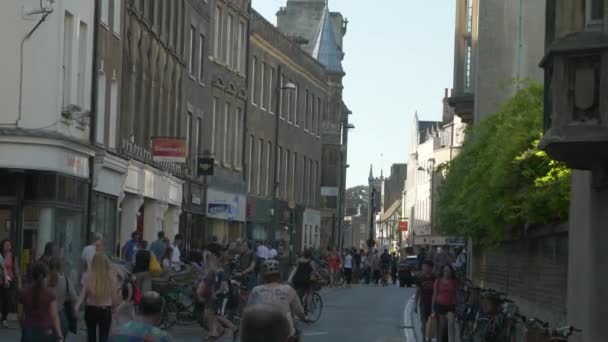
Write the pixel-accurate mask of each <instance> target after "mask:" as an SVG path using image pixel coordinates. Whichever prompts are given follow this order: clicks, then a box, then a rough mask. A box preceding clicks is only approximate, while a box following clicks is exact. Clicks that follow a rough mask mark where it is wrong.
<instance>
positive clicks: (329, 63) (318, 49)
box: [312, 3, 344, 73]
mask: <svg viewBox="0 0 608 342" xmlns="http://www.w3.org/2000/svg"><path fill="white" fill-rule="evenodd" d="M313 42H314V43H313V48H312V56H313V57H314V58H315V59H317V60H318V61H319V62H321V64H323V65H325V69H327V71H329V72H335V73H344V69H343V68H342V58H343V53H342V50H341V49H340V47H339V46H338V42H337V40H336V36H335V33H334V29H333V26H332V22H331V15H330V13H329V8H328V7H327V3H326V4H325V9H323V15H322V16H321V21H320V22H319V27H318V28H317V33H316V34H315V38H314V41H313Z"/></svg>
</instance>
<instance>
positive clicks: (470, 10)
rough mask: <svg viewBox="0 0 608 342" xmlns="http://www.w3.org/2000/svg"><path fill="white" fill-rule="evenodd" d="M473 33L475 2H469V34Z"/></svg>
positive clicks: (469, 0) (468, 0)
mask: <svg viewBox="0 0 608 342" xmlns="http://www.w3.org/2000/svg"><path fill="white" fill-rule="evenodd" d="M471 32H473V0H467V33H469V34H470V33H471Z"/></svg>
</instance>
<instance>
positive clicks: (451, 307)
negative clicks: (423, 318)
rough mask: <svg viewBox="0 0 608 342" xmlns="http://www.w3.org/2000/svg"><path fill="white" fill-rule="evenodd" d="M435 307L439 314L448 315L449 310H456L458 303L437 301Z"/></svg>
mask: <svg viewBox="0 0 608 342" xmlns="http://www.w3.org/2000/svg"><path fill="white" fill-rule="evenodd" d="M433 309H434V311H435V313H436V314H438V315H446V314H447V313H448V312H456V305H454V304H452V305H442V304H437V303H435V306H434V307H433Z"/></svg>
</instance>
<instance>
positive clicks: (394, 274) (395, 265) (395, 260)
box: [391, 252, 399, 285]
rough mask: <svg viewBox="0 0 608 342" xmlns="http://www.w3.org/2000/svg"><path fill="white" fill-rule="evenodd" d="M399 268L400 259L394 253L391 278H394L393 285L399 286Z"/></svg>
mask: <svg viewBox="0 0 608 342" xmlns="http://www.w3.org/2000/svg"><path fill="white" fill-rule="evenodd" d="M398 266H399V258H398V257H397V253H395V252H393V255H392V257H391V278H393V285H396V284H397V268H398Z"/></svg>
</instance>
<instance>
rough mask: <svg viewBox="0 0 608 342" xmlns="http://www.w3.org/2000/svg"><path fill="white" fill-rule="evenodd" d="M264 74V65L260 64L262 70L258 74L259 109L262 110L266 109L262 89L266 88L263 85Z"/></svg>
mask: <svg viewBox="0 0 608 342" xmlns="http://www.w3.org/2000/svg"><path fill="white" fill-rule="evenodd" d="M265 74H266V63H264V62H262V70H261V72H260V85H261V86H260V108H261V109H262V110H265V109H266V101H265V100H266V99H264V88H266V84H264V76H265Z"/></svg>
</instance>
